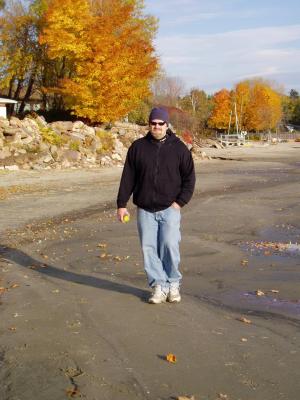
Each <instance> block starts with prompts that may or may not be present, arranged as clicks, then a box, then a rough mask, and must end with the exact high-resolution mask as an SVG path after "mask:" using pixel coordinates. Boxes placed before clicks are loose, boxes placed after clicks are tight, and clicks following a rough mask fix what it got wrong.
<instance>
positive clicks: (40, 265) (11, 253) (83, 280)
mask: <svg viewBox="0 0 300 400" xmlns="http://www.w3.org/2000/svg"><path fill="white" fill-rule="evenodd" d="M0 256H1V257H2V258H3V259H4V260H5V261H11V262H14V263H16V264H18V265H20V266H21V267H24V268H27V269H34V270H36V271H38V272H40V273H41V274H44V275H47V276H49V277H52V278H56V279H62V280H64V281H69V282H74V283H78V284H80V285H86V286H91V287H95V288H98V289H104V290H109V291H113V292H118V293H127V294H131V295H134V296H136V297H138V298H139V299H141V301H143V302H145V301H146V298H147V296H148V295H149V293H148V292H147V291H146V290H143V289H139V288H136V287H134V286H130V285H127V284H124V283H117V282H112V281H109V280H107V279H103V278H97V277H94V276H90V275H82V274H78V273H76V272H71V271H65V270H61V269H59V268H57V267H55V266H53V265H51V264H48V263H45V262H41V261H38V260H36V259H34V258H33V257H31V256H29V255H28V254H26V253H24V252H23V251H22V250H19V249H16V248H11V247H6V246H2V245H0Z"/></svg>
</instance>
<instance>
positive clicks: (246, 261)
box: [241, 260, 249, 266]
mask: <svg viewBox="0 0 300 400" xmlns="http://www.w3.org/2000/svg"><path fill="white" fill-rule="evenodd" d="M248 262H249V261H248V260H241V265H243V266H245V265H248Z"/></svg>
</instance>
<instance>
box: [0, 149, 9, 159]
mask: <svg viewBox="0 0 300 400" xmlns="http://www.w3.org/2000/svg"><path fill="white" fill-rule="evenodd" d="M10 156H11V151H10V150H9V148H8V147H3V149H2V150H0V160H4V159H5V158H8V157H10Z"/></svg>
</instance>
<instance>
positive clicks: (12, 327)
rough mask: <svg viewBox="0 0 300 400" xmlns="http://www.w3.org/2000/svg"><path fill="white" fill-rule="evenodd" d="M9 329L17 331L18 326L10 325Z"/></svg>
mask: <svg viewBox="0 0 300 400" xmlns="http://www.w3.org/2000/svg"><path fill="white" fill-rule="evenodd" d="M8 329H9V330H10V331H12V332H15V331H16V330H17V328H16V327H15V326H10V327H9V328H8Z"/></svg>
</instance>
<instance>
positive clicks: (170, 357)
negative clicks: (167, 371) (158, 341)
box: [166, 353, 177, 364]
mask: <svg viewBox="0 0 300 400" xmlns="http://www.w3.org/2000/svg"><path fill="white" fill-rule="evenodd" d="M166 360H167V361H168V362H169V363H173V364H174V363H176V362H177V358H176V356H175V354H172V353H169V354H167V355H166Z"/></svg>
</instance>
